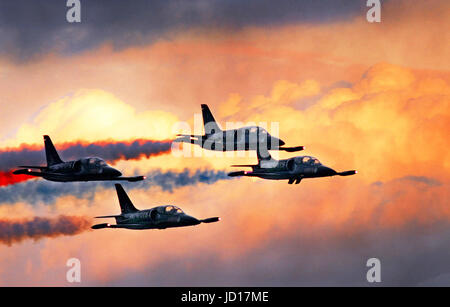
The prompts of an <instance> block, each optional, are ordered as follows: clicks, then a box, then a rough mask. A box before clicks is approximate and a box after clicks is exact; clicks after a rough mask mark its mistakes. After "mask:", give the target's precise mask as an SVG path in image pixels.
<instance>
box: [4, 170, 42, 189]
mask: <svg viewBox="0 0 450 307" xmlns="http://www.w3.org/2000/svg"><path fill="white" fill-rule="evenodd" d="M32 178H34V177H33V176H28V175H14V174H13V173H12V172H0V187H3V186H7V185H10V184H15V183H19V182H22V181H25V180H28V179H32Z"/></svg>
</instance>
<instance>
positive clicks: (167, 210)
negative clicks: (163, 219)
mask: <svg viewBox="0 0 450 307" xmlns="http://www.w3.org/2000/svg"><path fill="white" fill-rule="evenodd" d="M160 211H162V213H165V214H180V213H183V210H181V209H180V208H178V207H176V206H172V205H169V206H162V207H160Z"/></svg>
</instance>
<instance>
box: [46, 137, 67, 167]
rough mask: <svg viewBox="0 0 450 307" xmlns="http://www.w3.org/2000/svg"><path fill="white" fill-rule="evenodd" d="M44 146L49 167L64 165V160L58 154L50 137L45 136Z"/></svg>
mask: <svg viewBox="0 0 450 307" xmlns="http://www.w3.org/2000/svg"><path fill="white" fill-rule="evenodd" d="M44 144H45V156H46V158H47V166H51V165H54V164H59V163H63V160H61V158H60V157H59V155H58V152H57V151H56V149H55V146H54V145H53V142H52V140H51V139H50V137H49V136H48V135H44Z"/></svg>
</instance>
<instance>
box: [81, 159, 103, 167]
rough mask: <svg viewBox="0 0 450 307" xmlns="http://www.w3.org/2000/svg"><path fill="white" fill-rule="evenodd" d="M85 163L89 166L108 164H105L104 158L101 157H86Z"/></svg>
mask: <svg viewBox="0 0 450 307" xmlns="http://www.w3.org/2000/svg"><path fill="white" fill-rule="evenodd" d="M86 160H87V164H88V165H89V166H90V167H94V166H99V167H100V166H108V164H106V162H105V160H103V159H101V158H96V157H94V158H87V159H86Z"/></svg>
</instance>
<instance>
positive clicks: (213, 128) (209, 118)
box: [202, 104, 222, 135]
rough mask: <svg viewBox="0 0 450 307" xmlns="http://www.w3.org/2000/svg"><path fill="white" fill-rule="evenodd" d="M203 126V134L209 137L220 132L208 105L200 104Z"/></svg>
mask: <svg viewBox="0 0 450 307" xmlns="http://www.w3.org/2000/svg"><path fill="white" fill-rule="evenodd" d="M202 115H203V124H204V126H205V134H206V135H210V134H214V133H216V132H219V131H222V129H220V127H219V125H218V124H217V122H216V120H215V119H214V116H213V115H212V113H211V110H210V109H209V107H208V105H206V104H202Z"/></svg>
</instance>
